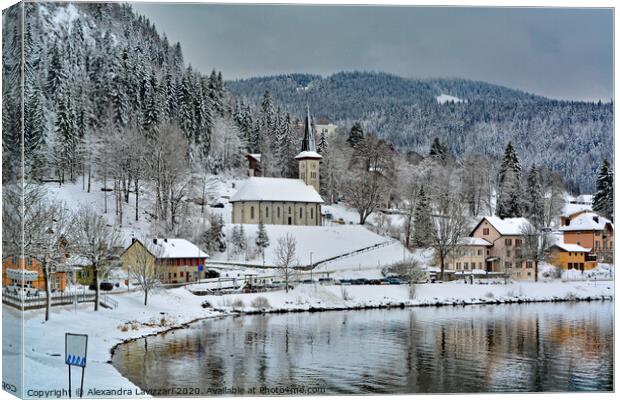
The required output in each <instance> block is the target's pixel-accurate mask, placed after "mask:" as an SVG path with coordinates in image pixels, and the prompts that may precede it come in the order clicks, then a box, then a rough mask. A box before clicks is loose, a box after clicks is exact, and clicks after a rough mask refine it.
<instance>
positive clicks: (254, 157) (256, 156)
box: [248, 153, 260, 162]
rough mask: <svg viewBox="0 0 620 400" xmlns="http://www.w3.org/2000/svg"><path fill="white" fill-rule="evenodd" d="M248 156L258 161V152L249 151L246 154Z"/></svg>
mask: <svg viewBox="0 0 620 400" xmlns="http://www.w3.org/2000/svg"><path fill="white" fill-rule="evenodd" d="M248 157H252V158H253V159H255V160H256V161H258V162H260V153H250V154H248Z"/></svg>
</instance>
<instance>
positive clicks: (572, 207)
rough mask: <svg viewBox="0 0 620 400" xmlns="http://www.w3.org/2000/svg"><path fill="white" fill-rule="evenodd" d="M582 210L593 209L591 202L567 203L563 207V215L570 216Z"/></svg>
mask: <svg viewBox="0 0 620 400" xmlns="http://www.w3.org/2000/svg"><path fill="white" fill-rule="evenodd" d="M581 211H592V206H591V205H589V204H575V203H566V204H564V207H563V208H562V216H564V217H570V216H571V215H573V214H576V213H579V212H581Z"/></svg>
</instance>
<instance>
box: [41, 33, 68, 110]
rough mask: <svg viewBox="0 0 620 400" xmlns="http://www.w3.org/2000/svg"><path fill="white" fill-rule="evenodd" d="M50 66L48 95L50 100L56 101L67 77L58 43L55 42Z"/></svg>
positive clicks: (48, 71) (51, 50) (51, 51)
mask: <svg viewBox="0 0 620 400" xmlns="http://www.w3.org/2000/svg"><path fill="white" fill-rule="evenodd" d="M50 53H51V55H50V65H49V68H48V70H47V86H46V89H47V93H48V95H49V98H50V99H56V95H57V94H58V91H59V89H60V88H61V87H62V86H63V85H64V83H65V81H66V79H67V76H66V73H65V70H64V66H63V62H62V60H61V58H60V51H59V49H58V43H57V42H56V41H54V44H53V45H52V48H51V49H50Z"/></svg>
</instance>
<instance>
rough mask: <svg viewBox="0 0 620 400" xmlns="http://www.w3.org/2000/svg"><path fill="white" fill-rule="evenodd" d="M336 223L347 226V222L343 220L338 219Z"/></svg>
mask: <svg viewBox="0 0 620 400" xmlns="http://www.w3.org/2000/svg"><path fill="white" fill-rule="evenodd" d="M336 223H337V224H340V225H345V224H346V222H344V219H342V218H338V219H337V220H336Z"/></svg>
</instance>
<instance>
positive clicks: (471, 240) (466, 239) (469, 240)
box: [458, 237, 491, 246]
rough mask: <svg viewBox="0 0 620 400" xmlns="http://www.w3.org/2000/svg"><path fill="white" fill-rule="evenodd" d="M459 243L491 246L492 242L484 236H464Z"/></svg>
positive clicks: (462, 244)
mask: <svg viewBox="0 0 620 400" xmlns="http://www.w3.org/2000/svg"><path fill="white" fill-rule="evenodd" d="M458 244H459V245H461V246H491V243H490V242H488V241H487V240H484V239H483V238H478V237H463V238H460V239H459V241H458Z"/></svg>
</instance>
